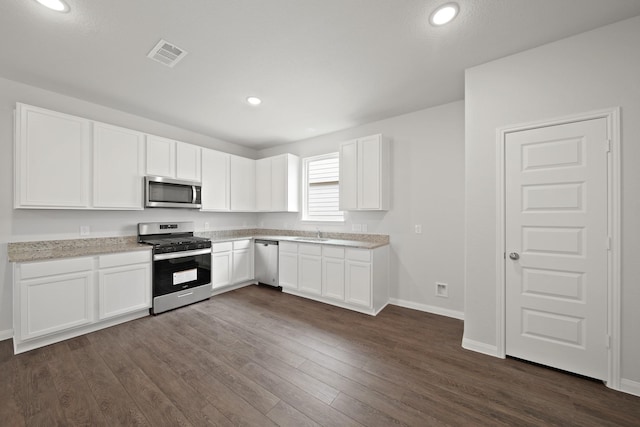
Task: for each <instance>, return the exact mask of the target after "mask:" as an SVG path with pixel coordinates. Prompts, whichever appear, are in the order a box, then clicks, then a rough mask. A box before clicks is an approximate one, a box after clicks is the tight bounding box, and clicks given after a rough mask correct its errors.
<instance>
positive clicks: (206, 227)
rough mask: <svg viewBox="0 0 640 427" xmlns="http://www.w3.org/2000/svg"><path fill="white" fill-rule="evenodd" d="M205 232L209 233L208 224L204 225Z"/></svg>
mask: <svg viewBox="0 0 640 427" xmlns="http://www.w3.org/2000/svg"><path fill="white" fill-rule="evenodd" d="M204 231H209V223H208V222H205V223H204Z"/></svg>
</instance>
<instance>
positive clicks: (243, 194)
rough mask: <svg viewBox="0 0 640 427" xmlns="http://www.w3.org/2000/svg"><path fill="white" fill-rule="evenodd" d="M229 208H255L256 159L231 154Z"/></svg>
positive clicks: (239, 209)
mask: <svg viewBox="0 0 640 427" xmlns="http://www.w3.org/2000/svg"><path fill="white" fill-rule="evenodd" d="M230 168H231V173H230V179H231V181H230V183H231V210H232V211H240V212H253V211H255V210H256V161H255V160H253V159H247V158H244V157H240V156H235V155H231V161H230Z"/></svg>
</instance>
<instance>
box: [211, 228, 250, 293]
mask: <svg viewBox="0 0 640 427" xmlns="http://www.w3.org/2000/svg"><path fill="white" fill-rule="evenodd" d="M251 253H252V250H251V240H250V239H246V240H236V241H234V242H221V243H214V244H212V245H211V286H212V288H213V289H214V290H216V289H219V288H223V287H225V286H228V285H235V284H238V283H242V282H247V281H249V280H251V279H253V258H252V256H251Z"/></svg>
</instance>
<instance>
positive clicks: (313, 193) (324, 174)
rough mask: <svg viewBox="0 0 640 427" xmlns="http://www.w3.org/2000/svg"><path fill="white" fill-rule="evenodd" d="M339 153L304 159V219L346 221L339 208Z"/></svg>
mask: <svg viewBox="0 0 640 427" xmlns="http://www.w3.org/2000/svg"><path fill="white" fill-rule="evenodd" d="M339 165H340V159H339V157H338V153H331V154H325V155H322V156H315V157H307V158H306V159H303V160H302V220H303V221H344V215H343V213H342V212H341V211H340V208H339V198H340V197H339V196H340V182H339V176H340V170H339Z"/></svg>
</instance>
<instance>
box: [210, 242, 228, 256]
mask: <svg viewBox="0 0 640 427" xmlns="http://www.w3.org/2000/svg"><path fill="white" fill-rule="evenodd" d="M232 248H233V244H232V242H222V243H214V244H212V245H211V252H213V253H214V254H215V253H218V252H229V251H230V250H231V249H232Z"/></svg>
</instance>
